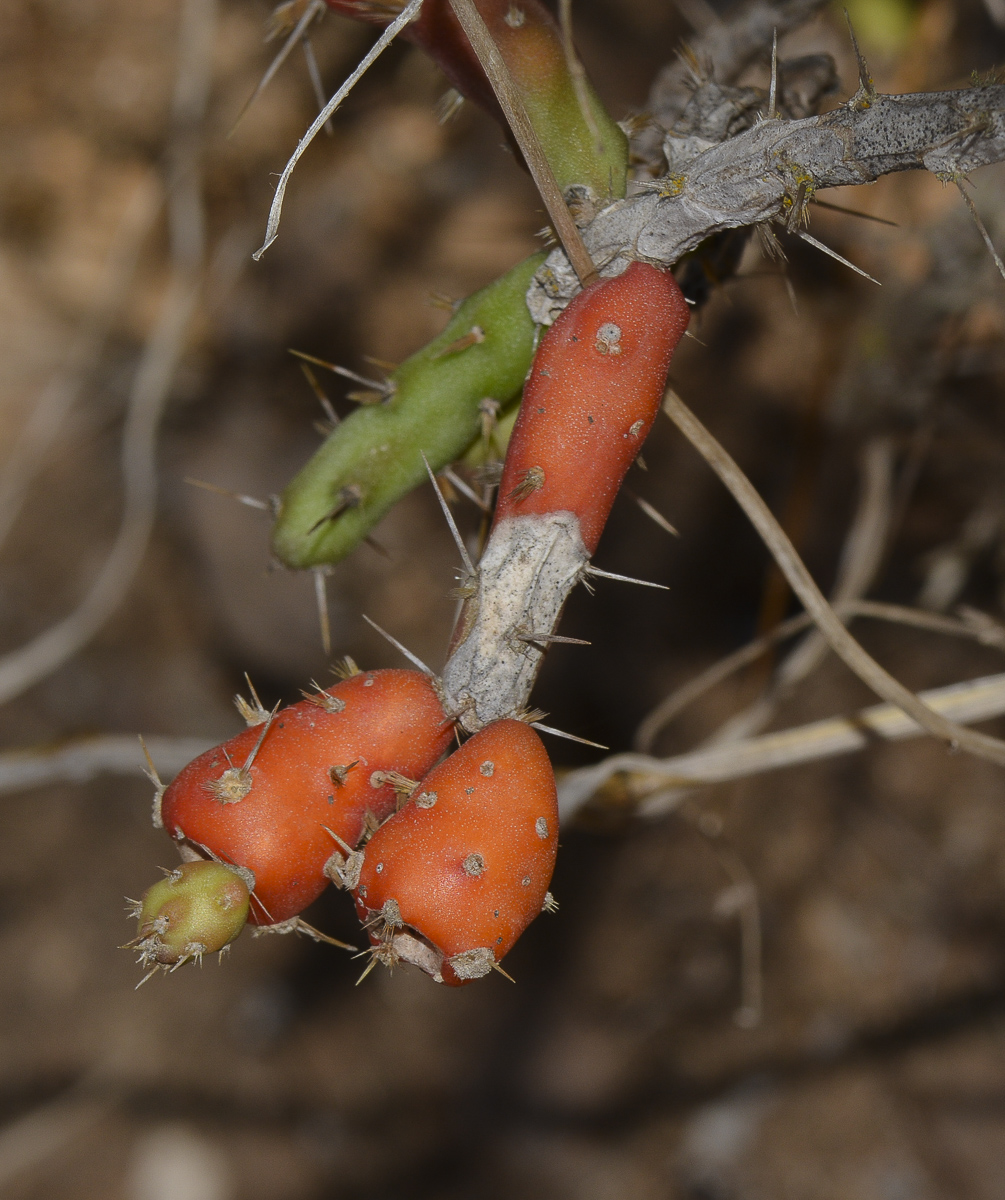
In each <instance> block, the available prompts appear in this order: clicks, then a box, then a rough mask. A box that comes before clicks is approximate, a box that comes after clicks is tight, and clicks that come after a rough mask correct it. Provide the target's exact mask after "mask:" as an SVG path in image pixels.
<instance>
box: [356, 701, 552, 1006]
mask: <svg viewBox="0 0 1005 1200" xmlns="http://www.w3.org/2000/svg"><path fill="white" fill-rule="evenodd" d="M557 847H558V805H557V801H556V795H555V776H554V773H553V771H552V769H551V763H550V762H549V761H548V755H547V752H546V751H545V748H544V746H543V745H542V744H541V739H540V738H539V737H538V736H537V734H536V733H535V732H534V731H533V729H530V728H529V727H528V726H527V725H524V724H523V723H522V722H520V721H512V720H505V721H495V722H493V724H491V725H488V726H486V727H485V728H484V729H483V730H481V732H479V733H476V734H475V735H474V737H472V738H471V739H469V740H468V741H467V742H465V743H464V745H463V746H461V748H460V749H459V750H457V751H455V753H454V754H452V755H451V756H450V758H448V759H447V760H446V762H443V763H441V764H440V765H439V766H438V767H435V768H434V769H433V770H432V771H431V772H430V773H429V774H428V775H427V776H426V777H425V779H423V780H422V782H421V783H420V785H419V787H418V788H417V789H416V791H415V793H414V794H413V796H412V799H411V800H410V801H409V803H408V804H407V805H406V806H405V807H404V808H403V809H402V810H401V812H399V813H398V814H397V815H396V816H394V817H392V818H391V819H390V820H389V821H387V822H386V823H385V824H384V825H382V826H381V828H380V829H379V830H378V831H377V832H376V833H375V834H374V835H373V837H372V838H371V839H370V841H369V842H368V843H367V846H366V857H365V861H364V863H363V868H362V871H361V873H360V879H359V886H358V889H357V892H356V904H357V909H358V910H359V912H360V916H361V918H362V919H363V920H364V921H373V922H374V923H373V924H372V925H371V926H370V929H371V938H372V940H373V941H374V942H375V943H377V944H378V945H379V944H380V942H381V940H382V939H383V941H384V943H385V944H387V943H388V942H390V941H393V938H394V935H395V932H396V930H397V929H398V918H399V915H400V922H401V923H402V924H403V925H404V926H407V927H408V930H411V931H415V932H416V933H418V934H420V935H421V936H422V937H423V938H424V939H425V940H426V942H427V943H430V944H431V945H432V946H433V947H434V948H435V951H436V952H438V954H442V956H443V962H442V964H440V966H439V972H438V974H439V975H440V976H441V978H442V982H443V983H447V984H451V985H454V986H459V985H461V984H464V983H467V982H469V981H470V980H471V979H472V978H477V976H478V975H482V974H486V973H487V972H488V971H490V970H491V969H492V964H493V962H496V963H497V962H499V961H500V960H501V959H502V958H503V957H504V956H505V955H506V953H507V952H508V951H509V950H510V949H511V948H512V946H513V943H514V942H515V941H516V940H517V938H518V937H519V936H520V934H521V933H523V931H524V930H525V929H526V928H527V926H528V925H529V924H530V923H531V921H533V919H534V918H535V917H536V916H537V914H538V913H539V912H540V911H541V908H542V905H543V904H544V902H545V896H546V894H547V891H548V884H549V883H550V882H551V875H552V871H553V870H554V867H555V854H556V851H557ZM389 902H393V903H389ZM408 930H406V931H405V932H408ZM458 956H461V957H460V958H458ZM451 960H453V961H451ZM427 969H428V968H427ZM431 973H432V972H431ZM434 978H436V974H434Z"/></svg>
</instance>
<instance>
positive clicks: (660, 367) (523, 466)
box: [495, 262, 690, 554]
mask: <svg viewBox="0 0 1005 1200" xmlns="http://www.w3.org/2000/svg"><path fill="white" fill-rule="evenodd" d="M689 316H690V314H689V310H688V306H687V303H686V301H685V300H684V297H683V295H682V293H681V290H680V288H679V287H678V286H677V284H676V283H675V282H674V278H673V276H672V275H671V274H670V273H669V271H661V270H659V269H658V268H657V267H652V266H649V265H648V264H647V263H641V262H635V263H632V264H631V266H629V267H628V269H627V270H626V271H624V272H623V273H622V274H621V275H618V276H616V277H615V278H613V279H601V280H600V281H599V282H597V283H595V284H593V285H592V287H589V288H587V289H586V290H585V291H583V292H580V294H579V295H578V296H576V297H575V298H574V299H573V300H572V301H571V303H570V304H569V305H568V307H567V308H566V309H565V311H564V312H563V313H562V315H561V316H560V317H559V318H558V320H557V321H556V322H555V324H554V325H553V326H552V327H551V329H550V330H549V331H548V333H547V334H546V336H545V337H544V339H543V340H542V342H541V345H540V347H539V349H538V352H537V355H536V357H535V359H534V367H533V370H532V371H531V374H530V378H529V379H528V381H527V384H526V386H525V387H524V392H523V403H522V405H521V407H520V415H519V417H518V418H517V422H516V425H515V427H514V429H513V436H512V438H511V439H510V444H509V451H508V453H507V455H506V465H505V468H504V470H503V477H502V482H501V483H500V485H499V502H498V505H497V507H496V516H495V524H496V525H497V526H498V525H499V524H500V523H501V522H502V521H504V520H505V519H506V518H507V517H518V516H525V515H528V514H531V513H536V514H546V513H555V512H571V513H573V514H574V515H575V516H576V517H578V518H579V532H580V536H581V537H582V539H583V544H584V546H585V547H586V550H587V552H588V553H589V554H592V553H593V551H594V550H595V549H596V547H597V542H598V541H599V540H600V535H601V533H602V532H603V528H604V524H605V523H606V521H607V516H608V514H609V513H610V511H611V505H612V504H613V503H614V497H615V496H616V495H617V493H618V488H619V487H620V486H621V481H622V479H624V477H625V472H626V471H627V470H628V468H629V467H630V466H631V464H632V462H633V461H634V459H635V456H636V455H637V454H638V452H639V450H640V449H641V447H642V443H643V442H644V441H645V439H646V435H647V434H648V433H649V430H650V428H651V427H652V423H653V421H654V420H655V419H656V414H657V412H658V411H659V405H660V400H661V399H662V396H663V388H664V386H665V384H666V375H667V369H668V368H669V366H670V358H671V355H672V354H673V352H674V349H675V348H676V346H677V343H678V342H679V341H680V339H681V338H682V337H683V336H684V331H685V330H686V329H687V324H688V320H689Z"/></svg>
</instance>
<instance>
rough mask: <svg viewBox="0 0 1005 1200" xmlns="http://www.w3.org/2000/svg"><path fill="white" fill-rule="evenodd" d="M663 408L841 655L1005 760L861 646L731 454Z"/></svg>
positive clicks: (886, 692)
mask: <svg viewBox="0 0 1005 1200" xmlns="http://www.w3.org/2000/svg"><path fill="white" fill-rule="evenodd" d="M664 409H665V411H666V413H667V415H668V416H669V417H670V419H671V420H672V421H673V422H674V424H675V425H676V426H677V428H678V429H680V430H681V432H682V433H683V434H684V435H685V437H687V439H688V440H689V441H690V442H691V444H692V445H693V446H694V447H695V449H696V450H698V452H699V453H700V454H701V455H702V457H703V458H704V459H705V461H706V462H707V463H708V464H709V466H710V467H712V469H713V470H714V471H715V473H716V474H717V475H718V476H719V478H720V479H721V480H722V482H723V483H724V484H725V485H726V487H727V488H728V489H729V491H730V492H731V493H732V495H733V497H734V499H735V500H736V501H737V502H738V503H739V504H740V506H741V507H742V508H743V510H744V512H745V513H746V514H747V517H748V518H749V519H750V521H751V523H752V524H753V526H754V528H755V529H756V530H757V532H758V533H759V534H760V536H761V538H762V540H763V541H764V544H765V545H766V546H767V547H768V549H769V550H770V551H771V554H772V556H773V557H774V559H775V561H776V562H777V563H778V566H779V567H780V568H781V571H782V573H783V574H784V575H785V578H786V579H787V580H788V583H789V586H790V587H791V588H792V590H793V591H794V592H795V593H796V595H797V596H798V597H799V599H800V600H801V601H802V604H803V606H804V608H805V609H806V611H807V612H808V613H809V614H810V615H811V616H812V617H813V619H814V621H815V622H816V625H817V627H818V628H819V630H820V632H821V633H822V634H823V635H824V637H825V638H826V639H827V641H828V643H829V644H830V646H831V649H832V650H833V651H834V652H835V653H836V654H837V655H838V657H839V658H840V659H841V660H842V661H843V662H845V663H846V664H847V665H848V666H849V667H850V668H851V670H852V671H854V672H855V674H856V675H858V677H859V678H860V679H861V680H862V681H863V682H864V683H866V684H867V685H868V686H869V687H871V688H872V690H873V691H874V692H875V693H876V694H877V695H878V696H881V697H882V698H883V699H884V700H888V701H889V702H890V703H891V704H895V705H897V706H898V707H899V708H901V709H903V711H904V712H905V713H907V714H908V715H909V716H911V717H913V718H914V720H915V721H916V722H917V723H918V724H919V725H920V726H921V727H922V728H923V729H925V730H927V731H928V732H929V733H930V734H932V735H933V737H938V738H942V739H943V740H944V741H946V742H947V743H948V744H949V746H950V747H951V748H953V749H956V748H959V749H961V750H966V751H967V752H968V753H970V754H974V755H976V756H977V757H978V758H984V759H987V760H988V761H990V762H995V763H998V764H1000V765H1005V742H1003V741H1001V740H1000V739H999V738H994V737H990V736H988V735H987V734H983V733H977V732H975V731H974V730H971V729H966V728H964V727H963V726H962V725H958V724H956V723H954V722H953V721H950V720H947V719H946V718H945V717H944V716H943V715H942V714H941V713H938V712H936V711H935V710H934V709H931V708H929V707H928V706H927V705H926V704H925V703H924V702H923V701H922V700H920V699H919V698H918V697H917V696H916V695H915V694H914V693H913V692H912V691H910V689H909V688H906V687H904V685H903V684H902V683H900V682H899V681H898V680H896V679H894V677H893V676H892V675H891V674H890V673H889V672H888V671H886V670H885V669H884V668H883V667H881V666H880V665H879V663H878V662H876V660H875V659H874V658H873V657H872V655H870V654H869V653H867V651H866V650H865V649H863V647H862V646H861V645H860V644H859V643H858V642H857V641H856V640H855V639H854V638H853V637H852V636H851V634H850V633H849V632H848V630H847V629H846V628H845V627H844V625H843V624H842V623H841V619H840V617H839V616H838V615H837V613H836V612H835V611H834V609H833V608H831V606H830V605H829V604H828V603H827V600H826V599H825V597H824V595H823V593H822V592H821V591H820V589H819V588H818V587H817V585H816V583H815V582H814V581H813V577H812V576H811V575H810V573H809V571H808V570H807V569H806V566H805V564H804V563H803V561H802V559H801V558H800V557H799V555H798V554H797V553H796V550H795V547H794V546H793V545H792V543H791V541H790V540H789V538H788V537H787V536H786V533H785V531H784V530H783V529H782V527H781V526H780V525H779V524H778V522H777V521H776V520H775V518H774V516H773V515H772V513H771V511H770V510H769V508H768V506H767V505H766V504H765V503H764V501H763V500H762V499H761V496H760V495H759V493H758V492H757V490H756V488H754V486H753V485H752V484H751V482H750V480H749V479H747V477H746V475H744V474H743V472H742V471H741V470H740V468H739V467H738V466H737V464H736V463H735V462H734V461H733V459H732V458H731V457H730V455H729V454H727V453H726V451H725V450H724V449H723V447H722V446H720V445H719V443H718V442H717V441H716V440H715V438H713V437H712V435H711V434H710V433H709V432H708V430H707V429H706V428H705V427H704V425H702V424H701V422H700V421H699V420H698V418H697V417H696V416H695V415H694V414H693V413H692V412H691V411H690V409H689V408H688V407H687V406H686V405H685V404H684V402H683V401H682V400H681V399H680V398H679V397H678V396H676V395H675V394H674V393H673V392H668V393H667V397H666V400H665V401H664Z"/></svg>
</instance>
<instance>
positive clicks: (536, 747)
mask: <svg viewBox="0 0 1005 1200" xmlns="http://www.w3.org/2000/svg"><path fill="white" fill-rule="evenodd" d="M346 675H347V677H346V678H345V679H343V680H342V682H340V683H338V684H336V685H335V686H334V687H331V688H325V689H319V690H318V691H316V692H315V693H313V694H311V695H309V696H308V697H307V699H305V700H303V701H301V702H300V703H299V704H293V705H291V706H290V707H289V708H285V709H282V710H281V711H279V712H276V713H273V714H269V713H267V712H265V711H264V709H262V707H261V706H260V705H259V704H257V703H256V704H255V705H254V706H251V705H245V706H244V707H245V710H246V717H247V720H248V722H249V728H248V729H246V730H245V731H244V732H243V733H240V734H238V735H237V736H236V737H234V738H231V739H230V741H228V742H225V743H224V744H223V745H222V746H218V747H216V748H215V749H213V750H209V751H207V752H206V753H205V754H203V755H201V756H200V757H199V758H197V759H196V760H195V761H194V762H192V763H190V764H189V765H188V766H187V767H186V768H185V769H184V770H183V771H182V772H181V774H180V775H178V777H177V778H176V779H175V781H174V782H173V783H172V784H171V786H170V787H168V788H167V789H166V790H165V791H164V793H163V795H162V796H160V797H159V800H158V803H159V808H160V820H161V821H162V823H163V825H164V826H165V828H166V829H167V830H168V832H169V833H170V834H171V835H172V837H174V838H175V839H176V841H177V842H178V844H179V847H180V848H181V849H182V850H183V852H184V851H188V853H189V855H191V856H192V857H193V858H194V857H195V856H198V857H199V859H200V860H201V861H200V862H199V863H198V864H197V863H195V862H192V863H189V864H186V865H185V866H183V867H181V868H180V869H179V870H178V871H176V872H173V873H172V874H171V875H169V876H168V878H167V879H166V880H164V881H163V882H162V883H160V884H157V885H156V886H155V888H153V889H151V891H150V892H149V893H147V896H146V897H144V901H143V904H142V906H141V910H140V912H138V913H137V916H138V917H139V918H140V934H139V938H138V940H137V942H136V947H137V948H138V950H139V952H140V957H141V960H142V961H143V962H144V963H145V964H148V965H150V966H151V967H152V968H153V969H155V970H156V969H157V968H158V967H160V966H167V967H173V966H177V965H180V964H181V963H182V962H184V961H186V960H188V959H192V958H198V957H199V956H201V955H202V954H204V953H208V952H211V951H214V950H220V949H222V948H223V947H224V946H225V945H227V944H228V943H229V942H230V941H231V940H232V939H233V938H234V937H236V936H237V934H238V933H239V932H240V930H241V928H242V927H243V925H244V923H245V919H247V921H249V922H250V923H251V924H253V925H260V926H261V925H265V926H277V925H282V924H283V923H286V922H291V927H295V925H296V918H297V914H299V913H300V912H301V911H302V910H303V909H304V908H306V907H307V905H309V904H310V903H311V902H312V901H313V900H315V899H317V897H318V896H319V895H320V894H321V892H322V891H323V890H324V889H325V887H326V886H327V885H328V883H329V882H331V883H334V884H335V885H336V886H337V887H341V888H346V889H348V890H349V891H350V892H351V893H352V895H353V897H354V899H355V902H356V908H357V911H358V912H359V915H360V918H361V919H362V921H363V924H364V927H365V928H366V929H367V930H368V932H369V935H370V941H371V943H372V949H371V954H372V962H373V963H376V962H378V961H380V962H384V963H386V964H387V965H393V964H394V963H395V962H398V961H399V960H402V959H404V960H405V961H408V962H412V963H415V964H416V965H418V966H420V967H422V968H423V969H424V970H426V971H427V972H428V973H429V974H430V975H431V976H432V977H433V978H434V979H435V980H436V981H437V982H441V983H447V984H453V985H459V984H463V983H466V982H468V981H469V980H471V979H475V978H477V977H478V976H480V975H485V974H487V973H488V972H489V971H490V970H492V968H493V967H494V966H496V964H497V963H498V961H499V960H500V959H501V958H502V957H503V956H504V955H505V954H506V953H507V951H508V950H509V949H510V948H511V947H512V945H513V943H514V942H515V941H516V939H517V938H518V937H519V936H520V934H521V933H522V932H523V930H524V929H525V928H526V927H527V925H528V924H529V923H530V922H531V921H532V920H533V919H534V917H535V916H536V915H537V914H538V913H539V912H540V911H541V909H542V908H543V907H545V906H547V905H549V904H550V899H549V897H548V894H547V889H548V884H549V882H550V880H551V874H552V870H553V869H554V865H555V851H556V840H557V834H558V809H557V805H556V797H555V780H554V776H553V774H552V770H551V765H550V763H549V762H548V756H547V754H546V753H545V750H544V747H543V746H542V745H541V741H540V738H539V737H538V736H537V734H536V733H535V732H534V731H533V730H532V729H530V728H529V727H528V726H527V725H525V724H523V723H521V722H520V721H513V720H507V721H497V722H495V723H493V724H492V725H489V726H488V727H486V728H485V729H483V730H482V731H481V732H480V733H478V734H476V735H475V736H474V737H472V738H470V739H469V740H468V741H467V742H465V743H464V745H463V746H461V747H460V748H459V749H458V750H457V751H456V752H455V753H454V754H452V755H451V756H450V757H449V758H447V759H446V760H445V761H444V762H442V763H440V765H439V766H434V764H435V763H436V761H437V760H438V759H439V758H440V757H441V755H442V754H443V752H444V751H445V750H446V749H447V747H448V745H449V743H450V741H451V740H452V738H453V736H454V722H453V721H452V720H451V719H449V718H448V717H447V716H446V714H445V713H444V711H443V707H442V704H441V702H440V699H439V697H438V695H437V691H436V685H435V681H434V680H431V679H430V678H429V677H428V676H426V675H423V674H421V673H420V672H418V671H403V670H384V671H366V672H361V671H359V670H358V669H357V668H356V667H355V666H354V664H352V663H351V662H348V667H347V671H346ZM205 855H209V856H210V859H209V860H206V859H205V858H204V857H203V856H205Z"/></svg>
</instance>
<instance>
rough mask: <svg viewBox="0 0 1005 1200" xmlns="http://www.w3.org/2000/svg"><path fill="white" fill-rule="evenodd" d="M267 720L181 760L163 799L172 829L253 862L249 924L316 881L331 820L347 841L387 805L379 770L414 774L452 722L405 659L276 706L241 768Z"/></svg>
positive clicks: (268, 919)
mask: <svg viewBox="0 0 1005 1200" xmlns="http://www.w3.org/2000/svg"><path fill="white" fill-rule="evenodd" d="M264 728H265V727H264V725H257V726H252V727H251V728H250V729H246V730H245V731H244V732H243V733H239V734H238V735H237V736H236V737H233V738H231V739H230V741H228V742H224V743H223V745H222V746H217V747H216V748H215V749H214V750H208V751H207V752H206V753H205V754H202V755H200V757H199V758H197V759H195V760H194V762H191V763H189V765H188V766H187V767H186V768H185V769H184V770H183V771H182V772H181V774H180V775H178V776H177V778H176V779H175V780H174V782H173V783H172V784H171V786H170V787H169V788H168V789H167V791H166V792H165V793H164V797H163V801H162V805H161V817H162V820H163V822H164V827H165V829H167V831H168V832H169V833H170V834H171V835H172V836H174V837H176V838H182V837H184V838H187V839H188V840H189V841H190V842H193V843H196V844H198V845H201V846H205V847H207V848H208V849H209V850H211V851H212V852H213V854H215V855H217V856H218V857H219V858H221V859H223V860H224V861H225V862H228V863H234V864H235V865H237V866H240V867H247V868H248V869H249V870H250V871H252V872H253V874H254V876H255V891H254V896H253V898H252V905H251V916H250V920H251V921H252V922H253V923H254V924H257V925H269V924H272V923H273V922H278V921H284V920H287V919H288V918H289V917H293V916H296V914H297V913H299V912H301V911H302V910H303V909H304V908H306V907H307V905H308V904H310V903H311V901H312V900H315V899H316V898H317V897H318V896H319V895H320V894H321V892H322V891H323V890H324V888H325V886H326V885H327V883H328V880H327V878H326V877H325V875H324V866H325V863H326V862H327V861H328V859H329V858H330V857H331V855H332V853H333V851H335V850H336V849H337V846H336V843H335V841H334V840H333V838H332V836H331V834H330V833H328V832H327V829H330V830H332V831H333V832H334V833H336V834H338V836H339V837H340V838H342V840H343V841H344V842H346V843H348V845H350V846H355V845H356V844H357V843H358V841H359V840H360V837H361V836H362V834H363V830H364V822H365V821H366V818H367V813H372V814H373V815H374V817H376V818H377V819H378V820H381V819H383V818H385V817H387V816H388V815H389V814H390V813H392V812H394V809H395V805H396V795H395V792H394V789H393V787H392V786H391V784H390V783H388V782H385V781H384V780H383V778H381V777H380V776H379V775H378V776H377V777H376V778H375V777H374V773H375V772H383V771H394V772H397V773H399V774H401V775H405V776H407V777H409V778H412V779H420V778H421V777H422V776H423V775H424V774H425V773H426V771H428V770H429V768H430V767H431V766H432V764H433V763H434V762H436V760H437V759H438V758H439V757H440V755H441V754H442V753H443V751H444V750H445V749H446V748H447V746H448V744H449V742H450V739H451V736H452V733H453V725H452V722H450V721H448V720H447V718H446V717H445V716H444V713H443V708H442V706H441V704H440V701H439V699H438V698H437V696H436V693H435V691H434V690H433V686H432V683H431V682H430V680H429V679H428V678H427V677H426V676H425V675H422V674H420V673H419V672H418V671H401V670H389V671H368V672H365V673H362V674H359V675H354V676H352V677H351V678H350V679H346V680H344V681H343V682H342V683H339V684H337V685H336V686H335V687H332V688H328V689H327V690H325V691H322V692H319V693H318V694H317V696H316V698H314V699H312V700H304V701H302V702H301V703H299V704H293V705H291V706H290V707H289V708H284V709H282V710H281V711H280V712H279V713H278V714H277V715H276V717H275V718H274V719H273V721H272V724H271V725H270V726H269V729H268V732H266V733H265V736H264V738H262V743H261V746H260V747H259V749H258V753H257V754H256V755H255V757H254V761H253V762H252V764H251V766H250V767H248V768H247V770H246V771H245V770H244V764H245V763H246V761H247V759H248V756H249V755H250V754H251V752H252V751H253V750H254V747H255V744H256V742H258V740H259V738H261V737H262V734H263V731H264ZM353 763H355V765H354V766H352V765H351V764H353ZM347 767H348V768H349V769H348V770H346V768H347ZM335 768H338V770H336V769H335ZM326 826H327V829H326Z"/></svg>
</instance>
